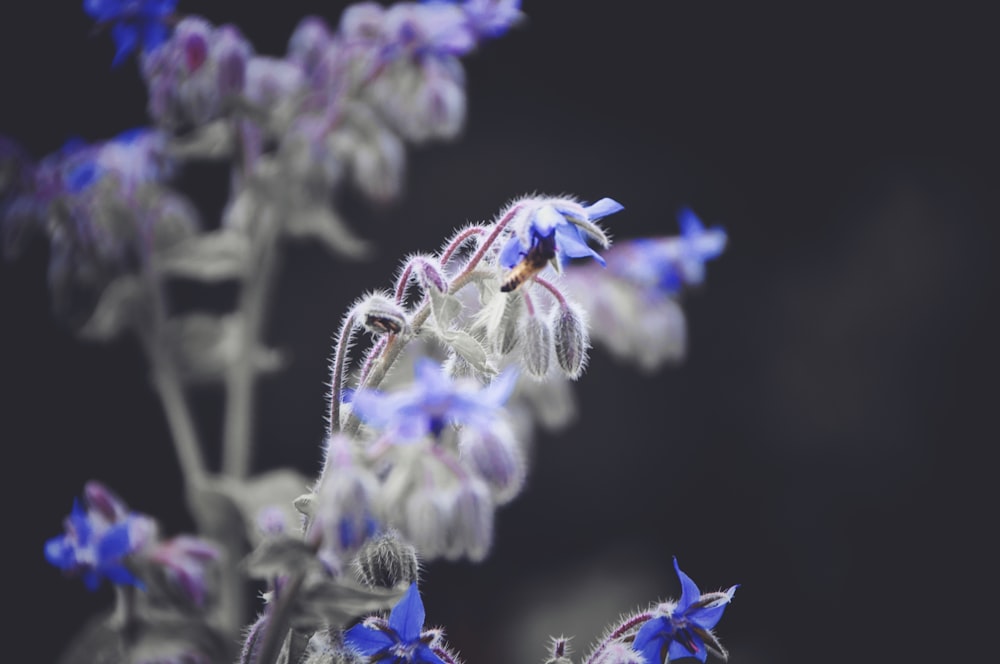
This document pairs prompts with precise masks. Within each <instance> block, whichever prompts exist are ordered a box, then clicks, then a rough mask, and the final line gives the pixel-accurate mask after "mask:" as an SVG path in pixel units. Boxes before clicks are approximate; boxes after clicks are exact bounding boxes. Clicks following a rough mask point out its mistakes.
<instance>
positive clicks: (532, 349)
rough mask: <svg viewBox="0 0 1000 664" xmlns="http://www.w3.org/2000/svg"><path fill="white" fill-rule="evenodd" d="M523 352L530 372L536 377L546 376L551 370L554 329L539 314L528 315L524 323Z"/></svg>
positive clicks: (525, 364) (526, 366)
mask: <svg viewBox="0 0 1000 664" xmlns="http://www.w3.org/2000/svg"><path fill="white" fill-rule="evenodd" d="M521 354H522V356H523V359H524V368H525V369H527V370H528V373H530V374H531V375H532V376H534V377H536V378H544V377H545V375H546V374H547V373H548V372H549V356H550V355H552V331H551V330H550V329H549V325H548V322H547V321H544V320H542V319H541V318H539V317H538V316H529V317H528V319H527V322H526V323H525V325H524V341H523V343H522V344H521Z"/></svg>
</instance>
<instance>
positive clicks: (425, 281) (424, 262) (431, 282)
mask: <svg viewBox="0 0 1000 664" xmlns="http://www.w3.org/2000/svg"><path fill="white" fill-rule="evenodd" d="M417 268H418V270H417V275H418V276H419V277H420V285H422V286H423V287H424V288H428V287H431V288H436V289H437V290H438V291H440V292H442V293H447V292H448V280H447V279H445V278H444V274H443V273H442V271H441V266H440V265H439V264H438V263H437V261H435V260H432V259H430V258H426V257H421V258H420V260H419V262H418V263H417Z"/></svg>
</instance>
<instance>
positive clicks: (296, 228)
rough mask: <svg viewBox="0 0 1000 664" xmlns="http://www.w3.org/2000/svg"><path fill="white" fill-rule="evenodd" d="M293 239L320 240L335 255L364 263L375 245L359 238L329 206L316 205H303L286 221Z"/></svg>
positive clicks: (287, 229)
mask: <svg viewBox="0 0 1000 664" xmlns="http://www.w3.org/2000/svg"><path fill="white" fill-rule="evenodd" d="M285 232H286V233H287V234H288V235H289V237H291V238H294V239H302V240H317V241H319V242H320V244H322V245H323V246H324V247H326V248H327V249H328V250H329V251H330V252H331V253H333V254H335V255H337V256H342V257H344V258H351V259H355V260H361V259H363V258H367V257H368V256H370V255H371V253H372V245H371V244H370V243H369V242H368V241H366V240H363V239H361V238H359V237H358V236H356V235H355V234H354V233H353V232H352V231H351V229H350V228H349V227H348V226H347V224H345V223H344V220H343V219H341V217H340V215H338V214H337V213H336V212H335V211H334V210H333V209H331V208H330V206H329V205H325V204H321V203H314V204H307V205H303V206H302V207H300V208H298V209H297V210H295V211H293V212H292V214H291V215H289V216H288V217H287V218H286V220H285Z"/></svg>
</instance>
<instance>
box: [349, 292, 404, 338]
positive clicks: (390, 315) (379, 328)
mask: <svg viewBox="0 0 1000 664" xmlns="http://www.w3.org/2000/svg"><path fill="white" fill-rule="evenodd" d="M358 316H359V318H360V320H361V324H362V325H363V326H364V328H365V329H366V330H368V331H369V332H370V333H372V334H374V335H382V334H401V333H403V332H406V331H408V330H409V322H408V320H407V316H406V312H405V311H404V310H403V308H402V307H401V306H399V305H398V304H396V303H395V302H393V301H392V300H390V299H389V298H387V297H383V296H382V295H377V294H373V295H370V296H369V297H368V298H367V299H366V300H365V301H364V302H362V303H361V305H360V306H359V307H358Z"/></svg>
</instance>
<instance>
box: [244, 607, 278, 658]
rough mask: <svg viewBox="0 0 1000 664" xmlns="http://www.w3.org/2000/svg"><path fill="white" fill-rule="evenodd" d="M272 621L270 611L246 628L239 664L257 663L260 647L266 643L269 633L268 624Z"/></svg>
mask: <svg viewBox="0 0 1000 664" xmlns="http://www.w3.org/2000/svg"><path fill="white" fill-rule="evenodd" d="M270 622H271V613H270V611H265V612H264V613H262V614H260V615H259V616H257V620H255V621H254V622H253V624H252V625H250V627H249V628H247V630H246V636H244V637H243V648H242V649H241V651H240V659H239V664H257V655H258V654H259V652H260V647H261V645H262V644H263V643H264V635H265V634H266V633H267V628H268V625H269V624H270Z"/></svg>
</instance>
